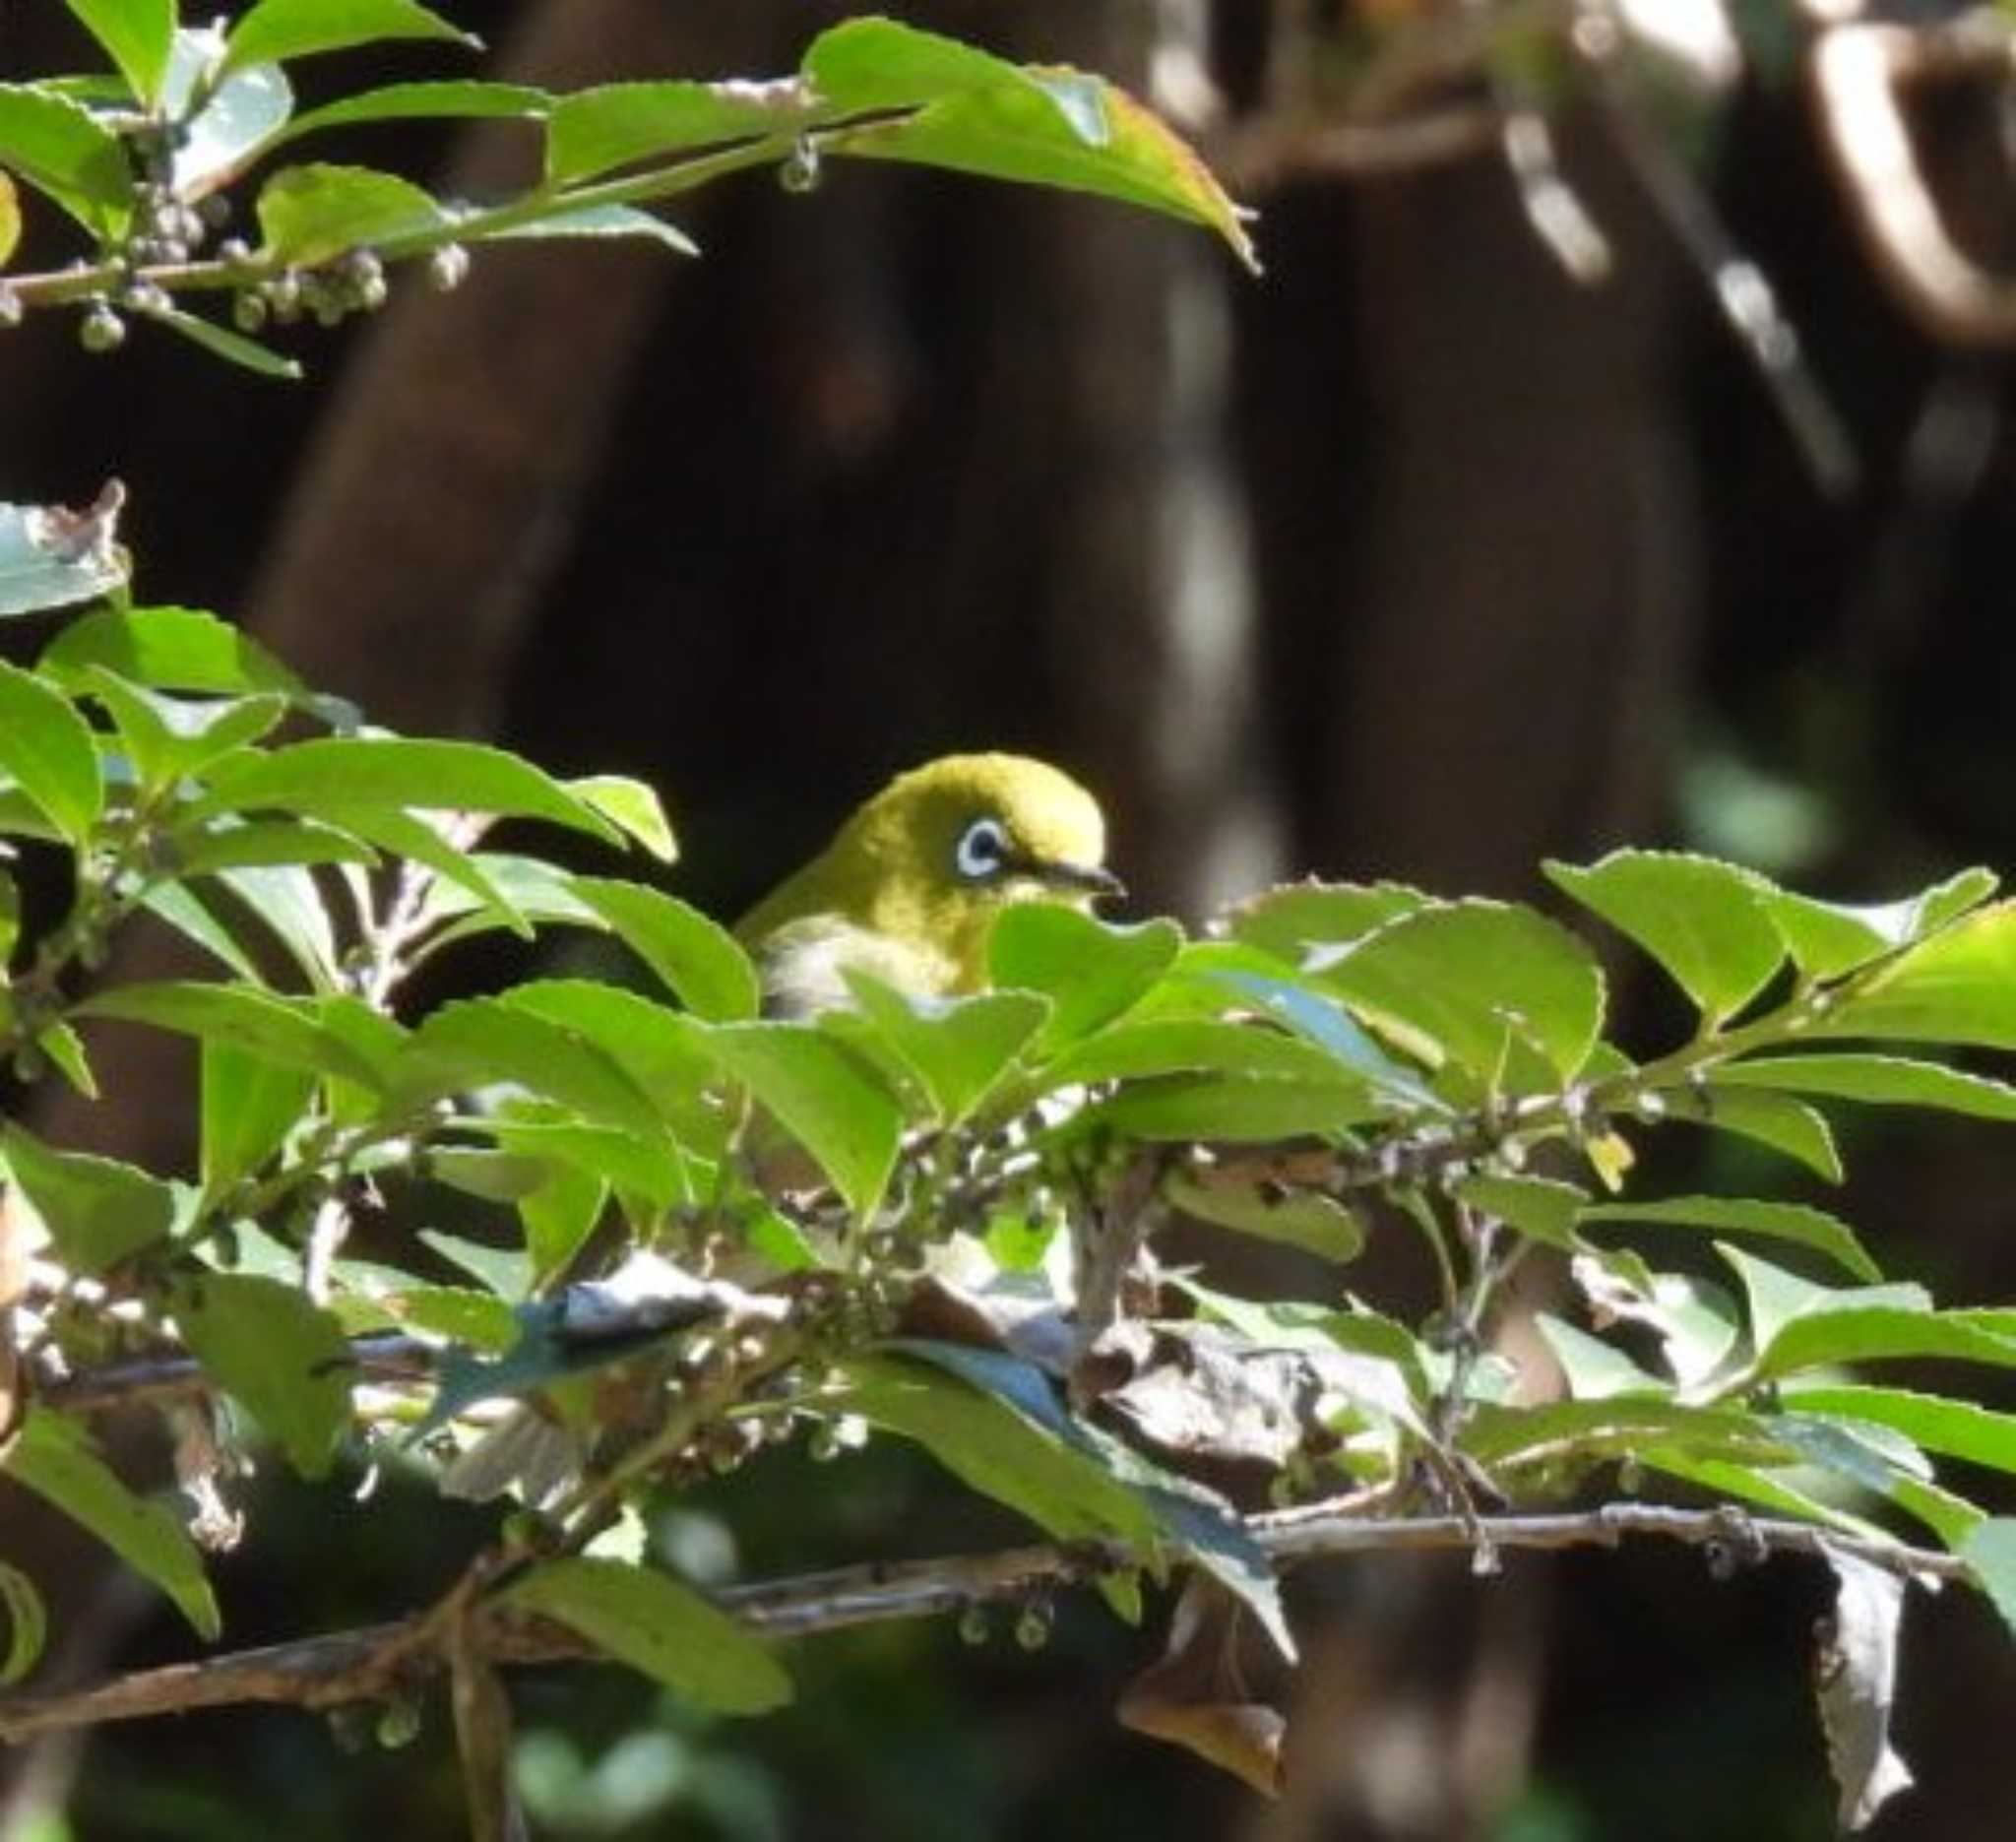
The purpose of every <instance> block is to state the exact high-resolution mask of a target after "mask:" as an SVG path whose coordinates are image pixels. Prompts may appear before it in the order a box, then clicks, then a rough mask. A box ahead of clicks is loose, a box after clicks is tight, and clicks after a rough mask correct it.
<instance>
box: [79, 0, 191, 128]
mask: <svg viewBox="0 0 2016 1842" xmlns="http://www.w3.org/2000/svg"><path fill="white" fill-rule="evenodd" d="M66 4H67V5H68V6H69V8H70V10H71V12H73V13H74V14H76V15H77V17H78V18H79V19H80V20H82V21H83V22H84V24H85V27H86V29H87V30H88V31H89V32H91V35H92V36H93V37H94V38H95V39H96V40H97V41H98V43H99V44H100V45H101V46H102V47H103V48H104V52H105V55H106V56H107V57H109V58H110V59H111V60H112V62H113V63H114V64H115V65H117V66H118V69H119V74H120V76H122V77H124V78H125V79H126V81H127V82H128V83H129V84H131V85H132V86H133V95H134V96H135V98H136V99H137V100H138V101H139V102H140V103H141V105H142V106H143V107H146V106H151V105H152V104H153V102H154V101H155V99H156V98H157V97H158V95H160V88H161V82H162V79H164V78H165V77H166V76H167V74H168V48H169V46H170V45H171V44H172V43H173V42H174V36H175V0H66Z"/></svg>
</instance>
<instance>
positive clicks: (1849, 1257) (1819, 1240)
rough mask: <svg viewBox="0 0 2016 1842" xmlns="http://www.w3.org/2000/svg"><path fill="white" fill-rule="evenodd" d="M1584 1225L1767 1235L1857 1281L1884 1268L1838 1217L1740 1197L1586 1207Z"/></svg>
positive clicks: (1805, 1206)
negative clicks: (1812, 1252) (1820, 1257)
mask: <svg viewBox="0 0 2016 1842" xmlns="http://www.w3.org/2000/svg"><path fill="white" fill-rule="evenodd" d="M1580 1220H1581V1222H1582V1224H1583V1225H1584V1226H1587V1225H1589V1224H1591V1223H1597V1222H1623V1223H1657V1224H1661V1225H1670V1226H1675V1227H1682V1228H1706V1229H1719V1230H1721V1231H1722V1232H1724V1233H1725V1234H1741V1235H1765V1236H1768V1237H1770V1238H1771V1239H1774V1240H1787V1241H1793V1242H1796V1244H1798V1245H1800V1246H1804V1247H1814V1248H1817V1249H1818V1250H1819V1251H1820V1252H1822V1253H1824V1254H1826V1255H1827V1256H1828V1257H1829V1258H1830V1259H1832V1260H1835V1261H1837V1262H1839V1264H1841V1265H1842V1266H1845V1267H1846V1268H1847V1269H1848V1270H1849V1271H1850V1272H1851V1273H1854V1274H1855V1275H1856V1276H1857V1277H1858V1278H1859V1279H1865V1280H1868V1281H1870V1282H1872V1283H1873V1282H1875V1281H1879V1280H1880V1279H1881V1278H1882V1277H1883V1274H1882V1269H1881V1268H1879V1267H1878V1266H1877V1265H1876V1263H1875V1261H1874V1260H1872V1259H1871V1258H1870V1257H1869V1254H1868V1250H1867V1249H1866V1248H1865V1247H1863V1245H1862V1244H1861V1242H1860V1241H1859V1239H1857V1238H1856V1233H1855V1230H1854V1229H1852V1228H1850V1227H1849V1225H1848V1224H1847V1223H1846V1222H1844V1221H1842V1220H1841V1219H1840V1218H1839V1217H1838V1216H1833V1215H1829V1214H1828V1213H1827V1211H1826V1210H1824V1209H1815V1208H1813V1207H1811V1206H1810V1205H1808V1204H1806V1203H1798V1202H1763V1201H1758V1200H1756V1199H1754V1198H1749V1197H1737V1196H1668V1197H1663V1198H1661V1199H1660V1200H1659V1201H1657V1202H1600V1203H1595V1204H1592V1205H1591V1206H1589V1207H1588V1208H1585V1209H1584V1210H1583V1211H1582V1212H1581V1217H1580Z"/></svg>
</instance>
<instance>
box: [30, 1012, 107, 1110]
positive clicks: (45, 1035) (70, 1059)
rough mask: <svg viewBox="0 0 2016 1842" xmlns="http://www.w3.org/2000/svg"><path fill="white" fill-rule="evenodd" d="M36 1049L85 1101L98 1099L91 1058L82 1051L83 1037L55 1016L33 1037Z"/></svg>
mask: <svg viewBox="0 0 2016 1842" xmlns="http://www.w3.org/2000/svg"><path fill="white" fill-rule="evenodd" d="M35 1048H38V1049H40V1050H41V1051H42V1053H43V1054H44V1055H46V1056H48V1058H49V1060H50V1061H51V1062H53V1063H54V1064H55V1066H56V1067H57V1069H58V1070H59V1071H60V1072H61V1074H62V1076H63V1078H64V1080H66V1081H68V1082H69V1083H70V1085H71V1086H72V1087H73V1088H75V1089H76V1090H77V1091H78V1093H80V1094H82V1095H83V1096H84V1097H85V1099H86V1100H96V1099H97V1097H98V1085H97V1082H96V1080H95V1078H94V1077H93V1075H92V1071H91V1061H90V1059H89V1058H88V1057H87V1056H86V1054H85V1052H84V1040H83V1039H82V1038H81V1037H80V1036H79V1035H78V1034H77V1032H76V1031H75V1030H73V1029H71V1027H70V1026H69V1025H68V1024H67V1023H65V1022H63V1021H62V1019H60V1018H58V1019H57V1021H56V1022H54V1023H52V1024H50V1025H48V1027H47V1028H45V1029H44V1030H43V1031H42V1033H41V1035H39V1036H38V1037H36V1038H35Z"/></svg>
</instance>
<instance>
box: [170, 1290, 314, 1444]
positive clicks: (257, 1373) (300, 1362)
mask: <svg viewBox="0 0 2016 1842" xmlns="http://www.w3.org/2000/svg"><path fill="white" fill-rule="evenodd" d="M174 1310H175V1322H176V1324H177V1325H178V1326H179V1328H180V1329H181V1332H182V1337H183V1340H184V1341H185V1342H186V1343H187V1344H188V1345H189V1348H190V1349H191V1351H192V1352H194V1354H195V1357H196V1360H197V1361H198V1362H199V1363H201V1364H202V1365H203V1366H204V1369H205V1371H206V1372H207V1373H208V1374H209V1375H210V1376H211V1377H212V1379H213V1380H215V1381H216V1382H217V1383H218V1384H219V1386H221V1388H223V1389H224V1390H225V1391H226V1392H227V1393H228V1394H230V1395H232V1396H233V1397H234V1398H236V1399H237V1400H238V1401H240V1402H242V1403H243V1404H244V1406H245V1407H246V1409H247V1410H248V1411H249V1412H250V1413H251V1415H252V1417H253V1418H254V1419H255V1420H257V1421H258V1422H259V1424H260V1426H262V1427H263V1428H265V1429H266V1430H267V1432H268V1433H270V1434H271V1435H272V1436H273V1438H274V1439H275V1440H276V1441H277V1442H278V1443H279V1445H280V1447H281V1449H282V1450H283V1451H284V1452H285V1453H286V1455H287V1462H288V1463H289V1464H291V1465H292V1466H293V1468H294V1469H295V1470H296V1471H298V1472H299V1473H300V1474H301V1475H302V1476H303V1477H304V1478H320V1477H326V1476H327V1475H328V1472H329V1468H330V1466H331V1464H333V1463H334V1462H335V1459H336V1454H337V1450H338V1448H339V1446H340V1445H341V1443H342V1441H343V1437H344V1434H345V1431H346V1429H347V1427H348V1425H349V1417H350V1387H349V1377H350V1366H351V1363H350V1354H349V1346H348V1345H347V1343H346V1342H345V1341H344V1335H343V1330H342V1327H341V1326H340V1325H339V1324H338V1323H337V1321H336V1319H335V1318H334V1317H333V1316H332V1315H331V1314H330V1313H329V1312H328V1311H326V1310H324V1309H322V1308H321V1307H320V1306H318V1305H315V1304H312V1303H310V1302H309V1301H308V1299H307V1297H306V1295H305V1294H303V1293H301V1292H300V1291H298V1290H297V1289H296V1288H294V1287H292V1286H284V1285H282V1284H281V1283H280V1282H279V1281H278V1280H273V1279H262V1278H259V1277H256V1276H254V1275H252V1274H245V1273H207V1274H204V1275H202V1276H201V1277H198V1278H193V1279H190V1280H188V1281H186V1282H185V1283H184V1284H182V1285H181V1286H179V1287H178V1288H177V1289H176V1293H175V1302H174Z"/></svg>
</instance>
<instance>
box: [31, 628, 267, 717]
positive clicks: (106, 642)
mask: <svg viewBox="0 0 2016 1842" xmlns="http://www.w3.org/2000/svg"><path fill="white" fill-rule="evenodd" d="M93 666H103V667H106V668H107V669H109V670H112V671H115V672H117V673H118V674H119V675H120V676H121V677H122V678H126V679H129V680H130V681H131V682H133V683H135V684H144V685H147V686H148V687H149V688H150V689H152V690H158V691H187V692H192V693H194V694H196V695H198V696H211V697H234V696H241V695H246V694H249V693H252V692H256V691H279V692H281V693H283V694H284V695H285V696H287V697H290V698H294V699H296V700H299V699H301V698H304V697H305V696H306V695H307V687H306V686H305V685H303V684H302V682H301V680H300V679H299V678H297V677H296V676H295V675H294V674H293V673H292V672H291V671H289V670H288V669H287V667H285V666H284V665H282V664H281V662H280V661H279V660H278V659H276V658H275V657H274V656H273V655H272V654H271V653H269V652H268V651H267V650H266V648H265V647H263V646H262V645H260V643H259V642H258V641H257V640H255V639H254V638H253V637H252V636H251V635H250V634H249V633H246V632H244V631H242V630H241V629H239V628H237V627H234V626H232V625H231V624H230V623H229V622H228V621H223V620H220V619H219V618H218V617H217V616H216V615H215V614H210V613H204V612H202V611H201V610H199V609H197V608H193V607H135V608H104V609H100V610H99V611H97V612H95V613H90V614H86V615H84V616H83V618H81V619H78V620H73V621H71V622H70V623H69V625H67V626H66V627H64V629H63V630H62V632H60V633H59V634H57V635H56V637H55V638H54V639H53V640H51V641H50V642H49V644H48V646H47V647H46V648H44V649H43V652H42V656H41V660H40V662H39V668H40V669H41V670H42V671H43V672H45V673H47V674H48V675H50V676H55V677H60V678H62V679H63V680H64V681H65V682H74V683H81V682H83V681H84V674H85V673H86V672H87V671H88V670H89V668H90V667H93Z"/></svg>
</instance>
